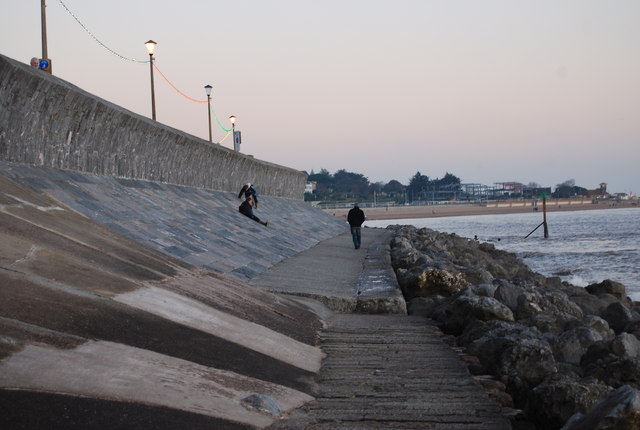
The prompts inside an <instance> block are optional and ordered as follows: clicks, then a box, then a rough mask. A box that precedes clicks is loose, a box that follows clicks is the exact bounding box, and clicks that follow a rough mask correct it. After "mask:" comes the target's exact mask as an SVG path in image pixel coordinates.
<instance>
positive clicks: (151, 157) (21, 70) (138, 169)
mask: <svg viewBox="0 0 640 430" xmlns="http://www.w3.org/2000/svg"><path fill="white" fill-rule="evenodd" d="M0 160H4V161H10V162H15V163H22V164H29V165H35V166H44V167H51V168H58V169H65V170H76V171H80V172H87V173H94V174H99V175H106V176H115V177H124V178H132V179H142V180H148V181H154V182H163V183H169V184H176V185H187V186H192V187H201V188H208V189H212V190H219V191H232V192H238V191H239V189H240V188H241V186H242V185H243V184H244V183H246V182H251V183H254V184H257V185H258V188H259V190H260V193H261V194H263V195H271V196H278V197H284V198H291V199H302V196H303V193H304V185H305V181H306V175H305V174H304V173H303V172H300V171H298V170H295V169H291V168H288V167H284V166H279V165H276V164H272V163H269V162H265V161H261V160H257V159H254V158H253V157H251V156H248V155H245V154H241V153H239V152H236V151H233V150H231V149H228V148H225V147H222V146H220V145H218V144H211V143H210V142H207V141H206V140H204V139H200V138H198V137H195V136H192V135H189V134H187V133H184V132H182V131H180V130H177V129H174V128H171V127H168V126H166V125H163V124H160V123H158V122H156V121H153V120H151V119H149V118H146V117H143V116H141V115H138V114H135V113H133V112H130V111H128V110H126V109H124V108H122V107H120V106H117V105H115V104H113V103H110V102H108V101H106V100H104V99H101V98H99V97H96V96H94V95H92V94H89V93H87V92H86V91H84V90H82V89H80V88H78V87H76V86H75V85H72V84H70V83H69V82H66V81H64V80H62V79H60V78H58V77H56V76H51V75H49V74H48V73H44V72H42V71H41V70H36V69H32V68H30V67H29V66H28V65H26V64H22V63H20V62H17V61H15V60H12V59H10V58H8V57H5V56H3V55H0Z"/></svg>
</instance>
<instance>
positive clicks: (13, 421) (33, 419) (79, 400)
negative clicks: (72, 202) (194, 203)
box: [0, 176, 323, 429]
mask: <svg viewBox="0 0 640 430" xmlns="http://www.w3.org/2000/svg"><path fill="white" fill-rule="evenodd" d="M249 221H250V220H249ZM321 324H322V322H321V321H320V319H319V318H318V317H317V316H316V315H315V314H314V313H312V312H310V311H309V309H308V308H306V307H304V306H302V305H300V304H299V303H297V302H294V301H291V300H289V299H287V298H284V297H276V296H274V295H273V294H269V293H265V292H261V291H259V290H256V289H254V288H252V287H249V286H248V285H246V284H245V283H243V282H240V281H238V280H235V279H233V278H229V277H226V276H223V275H220V274H216V273H213V272H211V271H208V270H205V269H201V268H197V267H194V266H192V265H190V264H188V263H185V262H183V261H181V260H179V259H177V258H173V257H170V256H168V255H166V254H164V253H161V252H159V251H155V250H153V249H151V248H149V247H146V246H144V245H141V244H139V243H138V242H136V241H134V240H133V239H130V238H128V237H126V236H124V235H122V234H120V233H117V232H114V231H113V230H110V229H108V228H105V227H104V226H102V225H100V224H97V223H95V222H93V221H91V220H90V219H88V218H86V217H84V216H82V215H80V214H78V213H76V212H75V211H73V210H71V209H70V208H68V207H67V206H66V205H65V204H63V203H62V202H60V201H57V200H54V199H52V198H50V197H48V196H46V195H43V194H41V193H39V192H37V191H35V190H31V189H27V188H24V187H21V186H19V185H18V184H16V183H15V182H13V181H11V180H9V179H7V178H6V177H4V176H0V408H2V410H1V411H0V428H34V429H50V428H89V427H90V428H115V427H114V426H113V424H114V423H115V422H117V421H118V419H119V418H117V417H114V416H112V413H122V412H124V411H129V412H130V413H135V417H132V421H131V425H129V424H127V423H125V424H123V426H122V427H121V428H142V429H144V428H154V429H155V428H176V427H171V426H170V425H169V424H168V423H174V424H175V423H176V420H177V421H179V422H180V427H184V428H263V427H265V426H267V425H268V424H270V423H272V422H274V421H275V420H278V419H279V417H280V416H281V415H283V414H287V413H288V412H289V411H290V410H291V409H293V408H295V407H298V406H300V405H301V404H303V403H304V402H307V401H309V400H310V399H311V397H310V393H311V392H312V391H313V387H314V384H315V382H314V374H315V372H316V371H317V370H318V369H319V366H320V361H321V359H322V357H323V354H322V352H321V351H320V349H319V348H318V347H317V342H318V329H319V328H320V326H321ZM251 396H254V397H255V396H266V397H265V398H266V399H270V400H271V401H272V402H273V404H274V405H276V406H277V408H276V410H277V412H276V413H274V412H272V413H265V412H264V411H261V410H260V408H261V407H260V405H259V404H258V405H257V406H256V405H255V402H253V403H252V402H249V401H247V400H246V399H247V398H252V397H251ZM258 398H260V397H258ZM43 402H44V403H43ZM43 405H46V407H43ZM272 409H273V408H272ZM91 417H101V418H100V419H97V418H96V419H95V420H94V419H92V418H91ZM157 417H165V419H163V420H158V418H157Z"/></svg>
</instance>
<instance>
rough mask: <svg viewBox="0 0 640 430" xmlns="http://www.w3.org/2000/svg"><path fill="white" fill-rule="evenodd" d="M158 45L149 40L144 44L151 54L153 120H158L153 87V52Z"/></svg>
mask: <svg viewBox="0 0 640 430" xmlns="http://www.w3.org/2000/svg"><path fill="white" fill-rule="evenodd" d="M156 45H157V43H156V42H154V41H153V40H149V41H148V42H146V43H145V44H144V46H146V47H147V52H148V53H149V66H150V69H151V119H153V120H154V121H155V120H156V92H155V89H154V86H153V51H155V49H156Z"/></svg>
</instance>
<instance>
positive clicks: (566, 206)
mask: <svg viewBox="0 0 640 430" xmlns="http://www.w3.org/2000/svg"><path fill="white" fill-rule="evenodd" d="M632 207H634V208H637V207H638V202H599V203H591V202H581V201H571V202H570V201H568V200H562V201H553V202H548V203H547V212H557V211H582V210H592V209H620V208H632ZM349 209H350V208H344V209H325V210H324V211H325V212H327V213H329V214H332V215H333V216H336V217H339V218H341V219H344V220H346V219H347V212H349ZM362 210H363V211H364V213H365V215H366V216H367V220H369V221H373V220H383V219H409V218H435V217H449V216H464V215H496V214H512V213H529V212H540V213H542V203H539V204H538V206H537V207H535V206H533V205H532V204H531V202H511V203H510V202H501V203H493V202H492V203H489V204H487V205H480V204H441V205H427V206H389V207H376V208H362Z"/></svg>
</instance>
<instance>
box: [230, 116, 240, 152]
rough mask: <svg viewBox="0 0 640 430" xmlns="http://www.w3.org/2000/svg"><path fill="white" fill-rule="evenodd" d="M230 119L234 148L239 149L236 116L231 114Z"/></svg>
mask: <svg viewBox="0 0 640 430" xmlns="http://www.w3.org/2000/svg"><path fill="white" fill-rule="evenodd" d="M229 121H230V122H231V131H232V133H231V136H233V149H234V150H236V151H238V150H239V148H238V143H237V142H236V117H235V116H233V115H231V116H230V117H229Z"/></svg>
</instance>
